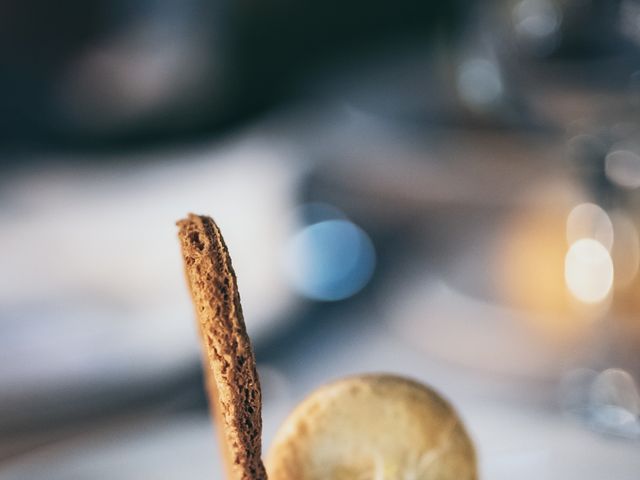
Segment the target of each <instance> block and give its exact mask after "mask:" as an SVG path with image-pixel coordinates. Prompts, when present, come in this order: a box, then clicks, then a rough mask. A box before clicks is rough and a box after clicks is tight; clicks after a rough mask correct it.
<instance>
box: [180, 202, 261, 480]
mask: <svg viewBox="0 0 640 480" xmlns="http://www.w3.org/2000/svg"><path fill="white" fill-rule="evenodd" d="M177 225H178V227H179V233H178V237H179V239H180V244H181V246H182V255H183V259H184V266H185V272H186V277H187V283H188V285H189V289H190V291H191V297H192V300H193V304H194V306H195V310H196V318H197V321H198V329H199V333H200V339H201V342H202V347H203V364H204V365H203V366H204V377H205V385H206V388H207V396H208V399H209V406H210V408H211V411H212V414H213V416H214V417H215V419H216V424H217V425H216V426H217V431H218V438H219V440H220V445H221V446H220V448H221V450H222V452H223V458H224V463H225V470H226V473H227V478H228V479H229V480H266V478H267V475H266V473H265V469H264V465H263V463H262V459H261V449H262V444H261V442H262V440H261V436H262V418H261V409H262V397H261V391H260V382H259V380H258V374H257V372H256V362H255V358H254V355H253V351H252V349H251V343H250V341H249V337H248V335H247V331H246V327H245V324H244V318H243V315H242V307H241V305H240V295H239V294H238V284H237V280H236V276H235V273H234V271H233V267H232V265H231V258H230V257H229V251H228V250H227V246H226V245H225V243H224V240H223V238H222V235H221V234H220V229H219V228H218V226H217V225H216V224H215V222H214V221H213V220H212V219H211V218H210V217H206V216H199V215H194V214H190V215H189V216H188V217H187V218H186V219H184V220H180V221H179V222H177Z"/></svg>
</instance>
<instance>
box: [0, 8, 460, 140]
mask: <svg viewBox="0 0 640 480" xmlns="http://www.w3.org/2000/svg"><path fill="white" fill-rule="evenodd" d="M460 3H461V2H457V1H456V2H446V3H443V2H434V1H427V2H424V1H417V0H401V1H399V2H393V3H391V2H384V1H373V2H372V1H364V0H349V1H348V2H337V1H314V2H302V3H300V2H294V1H291V0H284V1H279V2H258V3H247V2H242V1H234V2H225V1H221V0H217V1H216V0H214V1H206V0H181V1H177V0H149V1H143V0H134V1H124V0H101V1H98V2H81V1H77V0H65V1H63V2H55V3H51V2H46V1H43V0H28V1H25V2H23V1H17V0H8V1H6V2H3V5H2V7H0V104H2V105H4V107H3V108H2V110H1V113H0V131H1V132H2V133H0V140H4V141H5V142H6V141H11V142H12V143H15V142H16V141H18V142H20V143H22V144H24V143H25V142H26V143H32V142H34V141H39V142H42V141H45V142H50V141H52V140H55V141H56V142H58V143H59V142H63V143H67V144H77V143H93V144H95V143H106V142H113V141H129V140H132V139H135V140H139V139H143V140H156V139H157V138H158V137H159V136H160V135H165V134H167V133H171V134H173V135H176V134H178V135H179V134H185V133H195V132H198V131H200V132H204V131H210V130H211V128H213V127H216V126H218V127H219V126H223V125H226V124H229V123H230V122H233V121H234V120H238V119H241V118H244V117H246V116H247V115H248V114H250V113H252V112H256V111H259V110H260V109H263V108H264V107H266V106H268V105H273V104H274V103H275V102H277V101H278V100H281V99H283V98H284V97H287V96H291V95H295V94H296V91H299V89H300V87H299V86H300V85H301V83H300V81H301V79H302V78H303V77H304V76H305V75H306V74H308V73H310V72H311V71H312V70H313V69H314V68H318V67H320V66H321V65H325V64H326V63H327V62H339V61H345V60H347V61H348V59H349V58H350V55H351V54H354V53H356V52H359V53H362V52H366V51H369V50H376V49H377V48H378V47H380V46H381V45H382V44H385V43H386V42H389V41H401V40H406V38H407V37H419V38H426V37H428V36H429V35H431V34H432V33H433V32H434V31H436V30H438V31H444V32H451V31H452V29H453V26H454V25H456V23H457V21H458V20H457V19H458V17H460V12H462V9H461V8H460Z"/></svg>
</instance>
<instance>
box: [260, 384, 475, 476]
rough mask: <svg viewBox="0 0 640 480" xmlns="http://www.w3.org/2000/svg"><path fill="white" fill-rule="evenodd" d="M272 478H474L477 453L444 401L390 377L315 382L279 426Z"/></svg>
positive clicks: (271, 462) (271, 459)
mask: <svg viewBox="0 0 640 480" xmlns="http://www.w3.org/2000/svg"><path fill="white" fill-rule="evenodd" d="M266 464H267V471H268V472H269V478H270V479H271V480H347V479H349V480H374V479H375V480H378V479H384V480H392V479H393V480H395V479H405V478H407V479H408V478H411V479H414V480H475V479H476V478H477V476H476V475H477V474H476V457H475V452H474V449H473V445H472V442H471V440H470V439H469V437H468V435H467V433H466V431H465V429H464V426H463V425H462V422H461V421H460V419H459V418H458V415H457V414H456V412H455V411H454V410H453V408H452V407H451V406H450V405H449V403H448V402H447V401H446V400H444V399H443V398H442V397H440V396H439V395H438V394H437V393H436V392H434V391H433V390H431V389H429V388H427V387H426V386H424V385H422V384H420V383H417V382H414V381H411V380H407V379H405V378H401V377H397V376H393V375H361V376H357V377H352V378H347V379H344V380H339V381H337V382H335V383H332V384H329V385H327V386H324V387H321V388H320V389H318V390H316V391H315V392H314V393H312V394H311V396H309V397H308V398H307V399H306V400H304V401H303V402H302V403H301V404H300V405H298V407H297V408H296V409H295V410H294V412H293V413H292V414H291V415H290V416H289V418H288V419H287V420H286V421H285V423H284V424H283V425H282V426H281V428H280V430H279V431H278V433H277V435H276V438H275V440H274V442H273V444H272V446H271V448H270V450H269V454H268V455H267V458H266Z"/></svg>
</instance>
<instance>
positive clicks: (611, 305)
mask: <svg viewBox="0 0 640 480" xmlns="http://www.w3.org/2000/svg"><path fill="white" fill-rule="evenodd" d="M0 106H1V108H0V479H2V480H14V479H16V480H18V479H30V480H40V479H43V480H44V479H46V480H63V479H64V480H82V479H97V480H100V479H112V478H118V479H121V480H125V479H139V478H156V479H162V480H174V479H184V478H190V479H205V478H221V475H222V474H221V472H222V469H221V461H220V458H219V455H218V452H217V447H216V443H215V436H214V434H213V427H212V426H211V423H210V421H209V418H208V415H207V410H206V399H205V397H204V393H203V388H202V380H201V367H200V361H199V347H198V343H197V337H196V331H195V323H194V319H193V312H192V307H191V305H190V300H189V298H188V294H187V290H186V285H185V282H184V279H183V276H182V266H181V258H180V253H179V247H178V243H177V239H176V227H175V221H176V220H178V219H179V218H182V217H183V216H185V215H186V214H187V213H188V212H191V211H192V212H196V213H203V214H209V215H212V216H213V217H214V218H215V219H216V220H217V221H218V223H219V224H220V225H221V227H222V229H223V232H224V234H225V236H226V238H227V242H228V244H229V248H230V251H231V254H232V257H233V260H234V264H235V267H236V271H237V274H238V278H239V285H240V289H241V295H242V299H243V305H244V309H245V316H246V320H247V325H248V328H249V331H250V334H251V337H252V340H253V342H254V347H255V350H256V354H257V359H258V364H259V371H260V375H261V380H262V385H263V391H264V402H265V403H264V412H263V416H264V423H265V433H264V444H265V448H268V446H269V443H270V439H271V438H272V436H273V434H274V432H275V430H276V429H277V427H278V426H279V424H280V423H281V422H282V420H283V419H284V418H285V417H286V415H287V413H288V412H289V411H290V409H291V408H292V407H293V406H294V405H295V404H296V403H297V402H299V401H300V400H301V399H302V398H303V397H304V396H305V395H306V394H308V393H309V392H310V391H311V390H312V389H314V388H315V387H317V386H319V385H321V384H322V383H325V382H327V381H329V380H332V379H335V378H338V377H342V376H344V375H348V374H353V373H360V372H372V371H382V372H394V373H399V374H403V375H408V376H411V377H414V378H417V379H419V380H421V381H424V382H426V383H428V384H431V385H433V386H434V387H436V388H437V389H438V390H439V391H441V392H442V393H443V395H444V396H446V397H447V398H449V399H450V400H451V401H452V403H453V404H454V405H455V406H456V408H457V409H458V410H459V412H460V414H461V415H462V417H463V418H464V419H465V421H466V423H467V425H468V428H469V431H470V433H471V434H472V436H473V438H474V439H475V441H476V443H477V447H478V452H479V456H480V468H481V478H483V479H486V480H502V479H512V478H520V479H524V480H527V479H536V480H539V479H552V480H554V479H567V478H572V479H584V480H592V479H593V480H596V479H597V480H602V479H615V480H637V479H638V478H640V395H639V393H638V383H639V381H640V275H639V274H638V267H639V265H640V236H639V228H640V216H639V213H640V116H639V114H640V1H637V0H617V1H616V0H496V1H491V2H489V1H462V0H458V1H451V2H436V1H432V0H429V1H424V0H422V1H417V0H398V1H395V2H383V1H371V0H369V1H362V0H347V1H341V2H338V1H326V0H325V1H309V2H294V1H292V0H277V1H276V0H272V1H269V0H267V1H266V2H250V1H246V0H239V1H228V0H180V1H178V0H127V1H124V0H98V1H93V2H84V1H79V0H63V1H59V2H47V1H44V0H27V1H18V0H5V1H3V2H2V3H1V4H0Z"/></svg>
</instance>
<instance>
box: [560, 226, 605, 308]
mask: <svg viewBox="0 0 640 480" xmlns="http://www.w3.org/2000/svg"><path fill="white" fill-rule="evenodd" d="M564 278H565V282H566V284H567V287H568V288H569V291H570V292H571V293H572V294H573V295H574V296H575V297H576V298H577V299H578V300H581V301H582V302H585V303H597V302H600V301H602V300H604V299H605V298H606V297H607V295H608V294H609V291H610V290H611V287H612V285H613V262H612V260H611V256H610V255H609V252H608V251H607V249H606V248H605V247H604V246H603V245H602V244H601V243H600V242H598V241H597V240H593V239H591V238H583V239H581V240H578V241H576V242H575V243H573V244H572V245H571V247H570V248H569V251H568V252H567V255H566V257H565V263H564Z"/></svg>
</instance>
